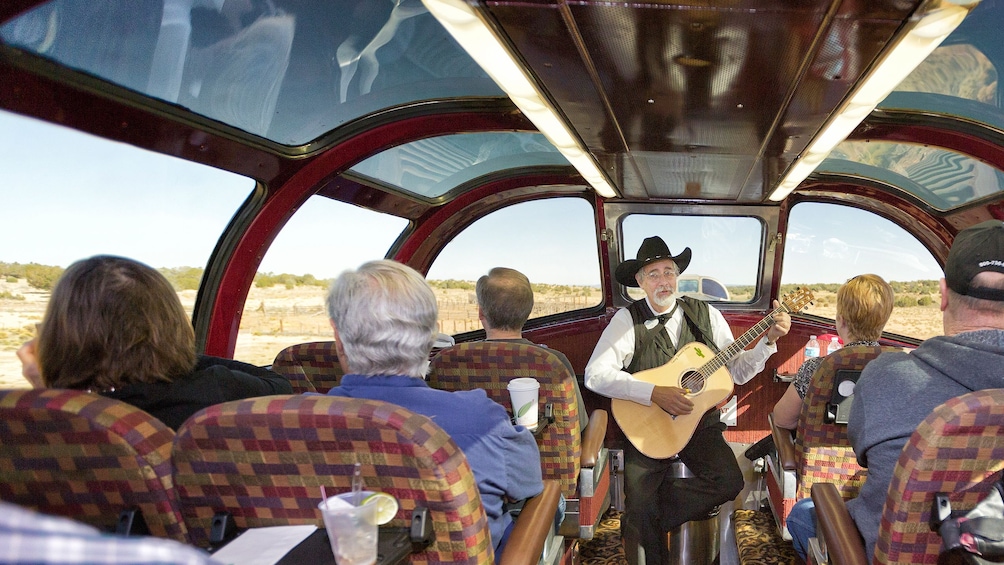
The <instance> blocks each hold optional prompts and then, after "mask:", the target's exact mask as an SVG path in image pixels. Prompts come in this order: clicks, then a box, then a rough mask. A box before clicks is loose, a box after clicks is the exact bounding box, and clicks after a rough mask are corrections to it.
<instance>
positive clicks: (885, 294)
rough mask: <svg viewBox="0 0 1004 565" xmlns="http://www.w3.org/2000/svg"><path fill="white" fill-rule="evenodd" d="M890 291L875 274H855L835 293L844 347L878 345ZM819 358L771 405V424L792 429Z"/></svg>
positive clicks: (810, 361)
mask: <svg viewBox="0 0 1004 565" xmlns="http://www.w3.org/2000/svg"><path fill="white" fill-rule="evenodd" d="M893 300H894V297H893V292H892V287H891V286H889V283H887V282H885V280H883V279H882V277H880V276H878V275H858V276H856V277H854V278H852V279H851V280H849V281H847V282H846V283H844V285H843V286H841V287H840V289H839V290H837V315H836V318H837V319H836V323H837V335H839V336H840V340H841V341H842V342H843V343H844V347H853V346H855V345H870V346H878V344H879V342H878V339H879V337H881V336H882V328H884V327H885V324H886V322H888V321H889V316H890V315H891V314H892V307H893ZM822 362H823V357H810V358H808V359H806V360H805V361H804V362H803V363H802V366H801V367H799V368H798V373H797V374H796V375H795V378H794V380H792V381H791V384H790V385H788V389H787V390H786V391H785V392H784V396H782V397H781V399H780V400H778V401H777V404H775V405H774V423H775V424H777V425H778V426H780V427H782V428H786V429H789V430H794V429H795V428H796V426H798V415H799V413H800V412H801V411H802V399H803V398H805V393H806V392H807V391H808V390H809V382H810V381H811V380H812V375H813V373H815V372H816V369H818V368H819V365H820V364H822Z"/></svg>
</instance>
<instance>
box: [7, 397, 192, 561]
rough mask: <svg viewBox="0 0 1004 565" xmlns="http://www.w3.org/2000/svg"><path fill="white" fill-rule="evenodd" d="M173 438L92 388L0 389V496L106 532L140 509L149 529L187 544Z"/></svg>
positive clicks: (138, 412)
mask: <svg viewBox="0 0 1004 565" xmlns="http://www.w3.org/2000/svg"><path fill="white" fill-rule="evenodd" d="M173 440H174V431H173V430H171V429H170V428H168V427H167V426H165V425H164V424H163V423H162V422H161V421H160V420H158V419H157V418H155V417H153V416H151V415H150V414H148V413H147V412H145V411H143V410H140V409H139V408H136V407H134V406H132V405H129V404H126V403H124V402H120V401H118V400H114V399H111V398H105V397H103V396H100V395H97V394H91V393H88V392H85V391H80V390H65V389H31V390H5V391H0V476H2V477H3V479H2V480H0V499H3V500H5V501H7V502H11V503H14V504H18V505H20V506H23V507H26V508H31V509H33V510H37V511H39V512H42V513H45V514H53V515H57V516H65V517H67V518H73V519H75V520H79V521H81V522H85V523H88V524H91V525H93V526H96V527H98V528H100V529H102V530H105V531H115V530H116V529H117V526H118V525H119V524H118V522H119V519H120V516H121V515H122V513H123V512H129V511H134V510H136V509H138V510H139V514H140V515H142V518H143V521H144V522H145V523H146V526H147V528H148V529H149V533H150V534H151V535H153V536H157V537H162V538H169V539H174V540H177V541H180V542H186V543H187V542H188V541H189V538H188V529H187V528H186V527H185V523H184V521H183V520H182V517H181V512H180V509H179V506H178V503H177V499H176V497H175V491H174V484H173V482H172V476H171V446H172V442H173Z"/></svg>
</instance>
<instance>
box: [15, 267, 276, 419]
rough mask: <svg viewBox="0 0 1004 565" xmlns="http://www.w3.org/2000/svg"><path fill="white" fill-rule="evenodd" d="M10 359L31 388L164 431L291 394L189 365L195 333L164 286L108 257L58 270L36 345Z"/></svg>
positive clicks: (269, 379)
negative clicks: (97, 404) (115, 407)
mask: <svg viewBox="0 0 1004 565" xmlns="http://www.w3.org/2000/svg"><path fill="white" fill-rule="evenodd" d="M17 355H18V357H20V358H21V363H22V373H23V374H24V377H25V378H26V379H28V382H29V383H31V384H32V386H34V387H36V388H40V387H50V388H70V389H80V390H86V391H88V392H95V393H98V394H101V395H103V396H107V397H109V398H114V399H116V400H121V401H123V402H126V403H128V404H132V405H133V406H136V407H137V408H140V409H142V410H145V411H147V412H149V413H150V414H151V415H153V416H155V417H156V418H158V419H160V421H162V422H164V424H165V425H167V426H168V427H169V428H171V429H173V430H177V429H178V427H179V426H181V424H182V423H183V422H184V421H185V420H187V419H188V417H189V416H191V415H192V414H194V413H196V412H198V411H199V410H201V409H203V408H205V407H207V406H212V405H214V404H219V403H221V402H227V401H230V400H240V399H243V398H250V397H253V396H267V395H272V394H291V393H292V392H293V389H292V387H290V385H289V381H287V380H286V379H285V378H284V377H283V376H281V375H278V374H276V373H273V372H271V371H268V370H265V369H262V368H260V367H255V366H253V365H248V364H245V363H239V362H237V361H232V360H229V359H226V360H223V359H217V358H212V357H207V356H203V357H201V358H199V357H197V356H196V354H195V332H194V330H193V329H192V324H191V322H190V321H189V319H188V316H187V315H186V314H185V310H184V309H183V308H182V306H181V300H179V299H178V293H177V292H175V290H174V289H173V288H172V287H171V283H169V282H168V281H167V279H166V278H164V275H162V274H160V273H159V272H158V271H157V270H155V269H153V268H152V267H149V266H147V265H145V264H143V263H140V262H138V261H134V260H132V259H126V258H123V257H113V256H109V255H99V256H95V257H91V258H89V259H83V260H81V261H77V262H76V263H74V264H72V265H70V267H69V268H68V269H66V272H64V273H63V275H62V276H61V277H60V278H59V281H57V282H56V287H55V288H54V289H53V290H52V297H51V298H50V299H49V305H48V307H47V308H46V311H45V317H44V318H43V320H42V323H41V324H40V326H39V333H38V336H37V337H36V338H35V339H33V340H31V341H29V342H28V343H26V344H24V345H23V346H22V347H21V349H19V350H18V352H17Z"/></svg>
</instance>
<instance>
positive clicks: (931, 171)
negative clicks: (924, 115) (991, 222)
mask: <svg viewBox="0 0 1004 565" xmlns="http://www.w3.org/2000/svg"><path fill="white" fill-rule="evenodd" d="M819 172H820V173H826V172H839V173H843V174H848V175H853V176H857V177H863V178H874V179H877V180H879V181H882V182H884V183H885V184H888V185H890V186H897V187H900V188H901V189H903V190H906V191H907V192H909V193H910V194H912V195H913V196H915V197H917V198H920V199H921V200H923V201H924V202H926V203H927V204H929V205H930V206H931V207H933V208H936V209H938V210H950V209H952V208H957V207H959V206H962V205H963V204H968V203H969V202H971V201H973V200H978V199H980V198H983V197H986V196H991V195H994V194H997V193H999V192H1001V190H1002V189H1004V172H1001V171H1000V170H998V169H995V168H994V167H991V166H990V165H988V164H986V163H983V162H981V161H978V160H976V159H974V158H973V157H970V156H968V155H965V154H962V153H959V152H956V151H951V150H948V149H942V148H938V147H930V146H927V145H917V144H910V143H893V142H888V141H844V142H842V143H841V144H840V145H838V146H837V147H836V148H835V149H834V150H833V151H832V152H831V153H830V155H829V156H828V157H827V158H826V160H825V161H824V162H823V163H822V164H821V165H820V167H819Z"/></svg>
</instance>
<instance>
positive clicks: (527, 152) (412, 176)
mask: <svg viewBox="0 0 1004 565" xmlns="http://www.w3.org/2000/svg"><path fill="white" fill-rule="evenodd" d="M541 165H556V166H561V165H565V166H568V160H567V159H565V157H564V156H562V155H561V153H558V150H557V149H555V148H554V146H553V145H551V142H550V141H548V140H547V138H545V137H544V136H543V135H541V134H539V133H513V132H493V133H463V134H454V135H443V136H439V137H433V138H429V139H422V140H419V141H415V142H412V143H406V144H404V145H401V146H398V147H392V148H390V149H388V150H386V151H382V152H380V153H379V154H378V155H374V156H373V157H370V158H369V159H366V160H365V161H362V162H361V163H359V164H358V165H356V166H354V167H352V168H351V169H350V170H351V171H352V172H354V173H358V174H362V175H366V176H368V177H371V178H374V179H376V180H378V181H380V182H383V183H385V184H389V185H391V186H393V187H395V188H398V189H400V190H404V191H407V192H410V193H412V194H416V195H418V196H425V197H427V198H435V197H437V196H442V195H444V194H446V193H447V192H449V191H450V190H453V189H454V188H456V187H458V186H460V185H462V184H464V183H466V182H468V181H470V180H473V179H475V178H478V177H481V176H484V175H487V174H490V173H493V172H496V171H499V170H502V169H514V168H518V167H531V166H534V167H539V166H541Z"/></svg>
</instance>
